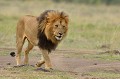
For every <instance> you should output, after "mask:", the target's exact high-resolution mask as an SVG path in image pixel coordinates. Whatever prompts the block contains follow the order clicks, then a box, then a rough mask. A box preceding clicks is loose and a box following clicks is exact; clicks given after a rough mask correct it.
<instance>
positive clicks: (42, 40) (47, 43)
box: [38, 31, 57, 52]
mask: <svg viewBox="0 0 120 79" xmlns="http://www.w3.org/2000/svg"><path fill="white" fill-rule="evenodd" d="M38 39H39V43H38V46H39V47H40V48H42V49H46V50H48V52H51V50H55V48H56V47H57V45H56V44H54V43H53V42H52V41H51V40H48V39H47V37H46V36H45V34H44V32H42V31H39V33H38Z"/></svg>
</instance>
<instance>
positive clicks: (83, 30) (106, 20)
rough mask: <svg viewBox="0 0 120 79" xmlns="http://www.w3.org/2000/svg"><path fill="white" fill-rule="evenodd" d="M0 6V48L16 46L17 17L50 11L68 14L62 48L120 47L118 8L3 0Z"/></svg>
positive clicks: (119, 12)
mask: <svg viewBox="0 0 120 79" xmlns="http://www.w3.org/2000/svg"><path fill="white" fill-rule="evenodd" d="M46 5H47V6H46ZM0 7H1V10H0V24H1V25H0V36H1V39H0V43H1V45H0V47H6V46H7V47H9V46H11V45H12V47H15V42H14V41H15V27H16V23H17V21H18V18H20V17H21V16H23V15H28V14H31V15H36V16H38V15H39V14H40V13H41V12H43V11H44V10H47V9H55V10H60V11H65V12H66V13H68V14H69V16H70V24H69V33H68V36H67V38H66V39H65V40H64V41H63V42H62V43H61V44H60V45H59V49H63V48H66V49H98V48H99V47H100V46H101V45H108V44H109V45H110V48H111V49H119V47H120V44H119V43H120V41H119V40H120V32H119V30H120V27H119V26H120V25H119V22H120V19H119V18H120V15H119V14H120V9H119V6H105V5H98V6H91V5H87V6H86V5H80V4H77V3H76V4H72V3H67V5H66V3H54V2H52V1H47V0H46V1H44V0H40V1H39V0H34V1H32V0H30V1H28V0H25V1H24V0H21V1H18V0H14V2H13V0H11V1H7V0H1V1H0ZM13 40H14V41H13ZM6 41H7V42H6ZM8 41H9V42H8ZM73 46H74V47H73Z"/></svg>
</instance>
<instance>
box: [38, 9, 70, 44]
mask: <svg viewBox="0 0 120 79" xmlns="http://www.w3.org/2000/svg"><path fill="white" fill-rule="evenodd" d="M41 16H42V17H40V18H38V19H39V22H40V24H41V25H40V29H42V31H44V33H45V36H46V37H47V39H48V40H51V41H52V42H53V43H55V44H57V43H59V42H60V41H61V40H62V39H63V38H64V37H65V36H66V34H67V31H68V15H66V14H65V13H64V12H58V11H54V10H48V11H45V12H44V13H43V14H41ZM43 24H44V25H43Z"/></svg>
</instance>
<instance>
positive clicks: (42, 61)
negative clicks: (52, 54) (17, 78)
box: [35, 55, 45, 67]
mask: <svg viewBox="0 0 120 79" xmlns="http://www.w3.org/2000/svg"><path fill="white" fill-rule="evenodd" d="M44 63H45V60H44V57H43V55H42V56H41V60H40V61H38V62H37V64H36V65H35V66H36V67H41V66H42V65H43V64H44Z"/></svg>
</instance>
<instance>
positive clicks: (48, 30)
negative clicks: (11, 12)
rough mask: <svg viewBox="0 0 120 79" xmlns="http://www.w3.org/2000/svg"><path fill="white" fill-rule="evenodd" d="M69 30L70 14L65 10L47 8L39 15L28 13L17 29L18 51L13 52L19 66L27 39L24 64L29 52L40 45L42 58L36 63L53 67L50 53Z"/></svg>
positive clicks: (47, 67)
mask: <svg viewBox="0 0 120 79" xmlns="http://www.w3.org/2000/svg"><path fill="white" fill-rule="evenodd" d="M67 31H68V15H66V14H65V13H64V12H59V11H54V10H47V11H44V12H43V13H42V14H41V15H40V16H39V17H36V16H31V15H27V16H24V17H22V18H21V19H20V20H19V22H18V24H17V30H16V43H17V52H16V54H15V53H14V52H11V55H12V56H16V62H17V66H19V65H20V62H21V61H20V58H21V55H20V53H21V50H22V47H23V44H24V41H25V39H27V40H28V46H27V48H26V50H25V57H24V65H26V64H28V53H29V51H30V50H31V49H32V48H33V46H38V47H39V48H40V49H41V51H42V58H41V60H40V61H39V62H38V63H37V64H36V66H37V67H40V66H41V65H42V64H44V63H45V68H46V69H51V68H52V65H51V61H50V58H49V56H48V54H49V53H50V52H51V50H54V49H55V48H56V47H57V45H58V44H59V42H60V41H61V40H62V39H63V38H64V37H65V36H66V34H67Z"/></svg>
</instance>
